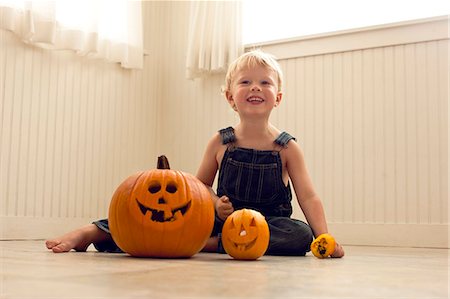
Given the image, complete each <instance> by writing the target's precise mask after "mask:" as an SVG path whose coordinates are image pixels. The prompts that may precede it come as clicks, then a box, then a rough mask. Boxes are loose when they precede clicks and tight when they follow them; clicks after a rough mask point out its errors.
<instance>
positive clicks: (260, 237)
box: [222, 209, 270, 260]
mask: <svg viewBox="0 0 450 299" xmlns="http://www.w3.org/2000/svg"><path fill="white" fill-rule="evenodd" d="M269 237H270V233H269V226H268V224H267V222H266V219H265V218H264V216H263V215H262V214H261V213H259V212H257V211H254V210H250V209H242V210H238V211H235V212H233V213H232V214H231V215H230V216H228V218H227V220H226V221H225V223H224V225H223V228H222V244H223V247H224V249H225V251H226V252H227V253H228V254H229V255H230V256H232V257H234V258H235V259H245V260H254V259H257V258H259V257H260V256H262V255H264V253H265V252H266V250H267V247H268V245H269Z"/></svg>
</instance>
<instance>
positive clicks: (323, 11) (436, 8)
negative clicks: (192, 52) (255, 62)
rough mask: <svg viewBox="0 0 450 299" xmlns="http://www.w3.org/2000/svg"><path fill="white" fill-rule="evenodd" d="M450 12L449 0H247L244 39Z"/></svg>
mask: <svg viewBox="0 0 450 299" xmlns="http://www.w3.org/2000/svg"><path fill="white" fill-rule="evenodd" d="M448 14H450V1H448V0H368V1H366V0H317V1H310V0H308V1H306V0H301V1H291V0H277V1H275V0H244V1H243V43H244V44H253V43H259V42H265V41H271V40H278V39H286V38H292V37H298V36H305V35H312V34H320V33H326V32H332V31H338V30H347V29H352V28H358V27H366V26H372V25H380V24H386V23H394V22H400V21H406V20H413V19H421V18H427V17H433V16H442V15H448Z"/></svg>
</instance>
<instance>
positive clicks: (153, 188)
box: [135, 170, 191, 223]
mask: <svg viewBox="0 0 450 299" xmlns="http://www.w3.org/2000/svg"><path fill="white" fill-rule="evenodd" d="M186 191H187V188H186V185H185V182H184V180H183V177H182V176H181V175H180V174H179V173H178V172H176V171H173V170H155V171H153V173H152V176H151V177H149V178H148V180H147V182H145V183H143V184H142V185H140V186H139V187H138V188H137V189H136V192H135V194H136V203H137V207H138V208H139V211H140V213H141V214H142V215H144V217H145V218H147V219H148V220H149V221H154V222H172V223H174V222H176V221H182V220H183V217H184V216H185V215H186V213H188V212H190V207H191V198H190V197H189V196H188V194H186Z"/></svg>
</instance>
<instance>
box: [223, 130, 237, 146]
mask: <svg viewBox="0 0 450 299" xmlns="http://www.w3.org/2000/svg"><path fill="white" fill-rule="evenodd" d="M219 133H220V136H221V137H222V144H228V143H233V142H235V141H236V136H235V135H234V129H233V127H228V128H225V129H221V130H219Z"/></svg>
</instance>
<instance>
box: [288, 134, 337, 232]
mask: <svg viewBox="0 0 450 299" xmlns="http://www.w3.org/2000/svg"><path fill="white" fill-rule="evenodd" d="M283 151H284V154H285V157H286V168H287V171H288V174H289V178H290V180H291V182H292V185H293V187H294V191H295V194H296V195H297V200H298V203H299V205H300V208H301V209H302V211H303V213H304V214H305V217H306V220H307V221H308V223H309V225H310V226H311V228H312V230H313V233H314V236H316V237H317V236H318V235H320V234H323V233H327V232H328V227H327V222H326V219H325V212H324V209H323V205H322V202H321V200H320V198H319V196H318V195H317V194H316V191H315V190H314V186H313V183H312V181H311V178H310V176H309V173H308V170H307V168H306V164H305V159H304V155H303V152H302V150H301V148H300V146H299V145H298V144H297V143H296V142H294V141H290V142H289V147H288V148H286V149H284V150H283Z"/></svg>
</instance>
